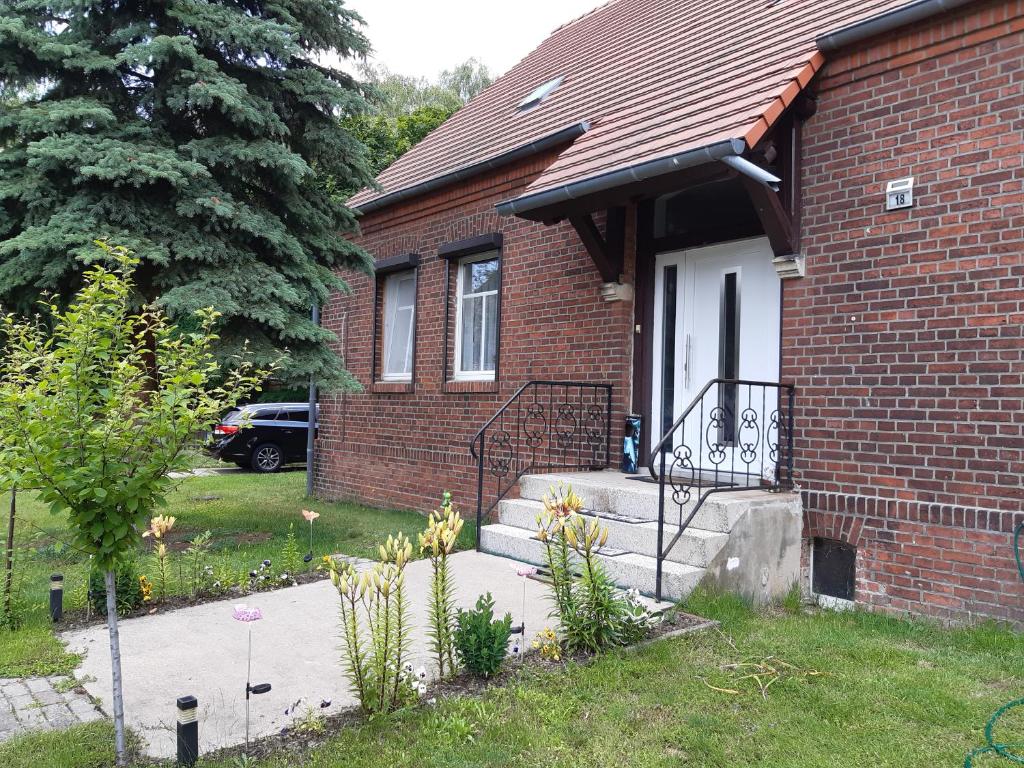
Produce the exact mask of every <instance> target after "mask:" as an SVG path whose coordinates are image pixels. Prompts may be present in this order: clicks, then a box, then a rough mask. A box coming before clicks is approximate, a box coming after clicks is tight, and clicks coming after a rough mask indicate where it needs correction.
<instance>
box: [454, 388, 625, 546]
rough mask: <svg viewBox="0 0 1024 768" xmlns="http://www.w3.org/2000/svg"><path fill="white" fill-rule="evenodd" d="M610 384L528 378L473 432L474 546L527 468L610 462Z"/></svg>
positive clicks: (582, 466)
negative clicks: (475, 500) (475, 432)
mask: <svg viewBox="0 0 1024 768" xmlns="http://www.w3.org/2000/svg"><path fill="white" fill-rule="evenodd" d="M611 408H612V387H611V385H610V384H591V383H586V382H574V381H531V382H529V383H527V384H525V385H523V386H522V387H520V389H519V390H518V391H517V392H516V393H515V394H514V395H513V396H512V397H511V398H510V399H509V401H508V402H506V403H505V404H504V405H503V406H502V407H501V408H500V409H499V410H498V412H497V413H495V414H494V416H493V417H491V419H490V420H489V421H488V422H487V423H486V424H485V425H484V426H483V427H482V428H481V429H480V431H479V432H477V434H476V436H475V437H474V438H473V440H472V441H471V442H470V453H471V454H472V456H473V458H474V459H475V460H476V462H477V546H478V547H479V545H480V534H479V531H480V527H481V526H482V525H483V524H484V522H485V521H486V519H487V518H488V517H489V516H490V514H491V512H492V511H493V509H494V508H495V507H496V506H497V504H498V502H499V501H501V499H502V498H503V497H504V496H505V495H506V494H507V493H508V492H509V491H510V490H511V489H512V488H513V487H514V486H515V484H516V483H517V482H518V481H519V478H520V477H522V476H523V475H524V474H527V473H528V472H553V471H556V470H563V471H564V470H570V471H574V470H591V469H603V468H605V467H607V466H608V465H609V464H611V462H612V455H611V421H612V412H611Z"/></svg>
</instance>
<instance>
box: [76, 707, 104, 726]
mask: <svg viewBox="0 0 1024 768" xmlns="http://www.w3.org/2000/svg"><path fill="white" fill-rule="evenodd" d="M75 717H76V718H78V721H79V722H80V723H92V722H94V721H96V720H102V719H103V713H102V712H100V711H99V710H96V709H90V710H87V711H85V712H76V713H75Z"/></svg>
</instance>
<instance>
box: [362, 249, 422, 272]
mask: <svg viewBox="0 0 1024 768" xmlns="http://www.w3.org/2000/svg"><path fill="white" fill-rule="evenodd" d="M419 265H420V255H419V254H418V253H403V254H400V255H398V256H388V257H387V258H386V259H377V260H376V261H375V262H374V263H373V271H374V272H375V273H377V274H378V275H387V274H390V273H392V272H401V271H402V270H404V269H414V268H415V267H418V266H419Z"/></svg>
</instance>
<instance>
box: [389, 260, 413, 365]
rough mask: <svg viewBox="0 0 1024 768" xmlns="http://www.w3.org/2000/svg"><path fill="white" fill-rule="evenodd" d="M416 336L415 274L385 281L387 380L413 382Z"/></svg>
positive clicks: (409, 272) (392, 275) (401, 273)
mask: <svg viewBox="0 0 1024 768" xmlns="http://www.w3.org/2000/svg"><path fill="white" fill-rule="evenodd" d="M415 333H416V271H415V270H406V271H404V272H396V273H394V274H391V275H388V276H387V277H386V278H385V279H384V370H383V378H384V381H412V361H413V348H414V342H415Z"/></svg>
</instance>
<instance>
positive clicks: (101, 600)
mask: <svg viewBox="0 0 1024 768" xmlns="http://www.w3.org/2000/svg"><path fill="white" fill-rule="evenodd" d="M114 582H115V586H116V588H117V589H116V591H117V612H118V614H119V615H121V616H124V615H126V614H129V613H131V612H132V611H134V610H135V609H136V608H138V607H139V606H140V605H142V584H140V583H139V572H138V568H137V567H136V565H135V561H133V560H126V561H124V562H122V563H119V564H118V566H117V568H116V569H115V570H114ZM89 602H91V603H92V607H93V610H95V611H96V613H98V614H99V615H100V616H106V615H107V586H106V584H104V582H103V572H102V571H98V570H96V569H93V570H92V571H91V572H90V573H89Z"/></svg>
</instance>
